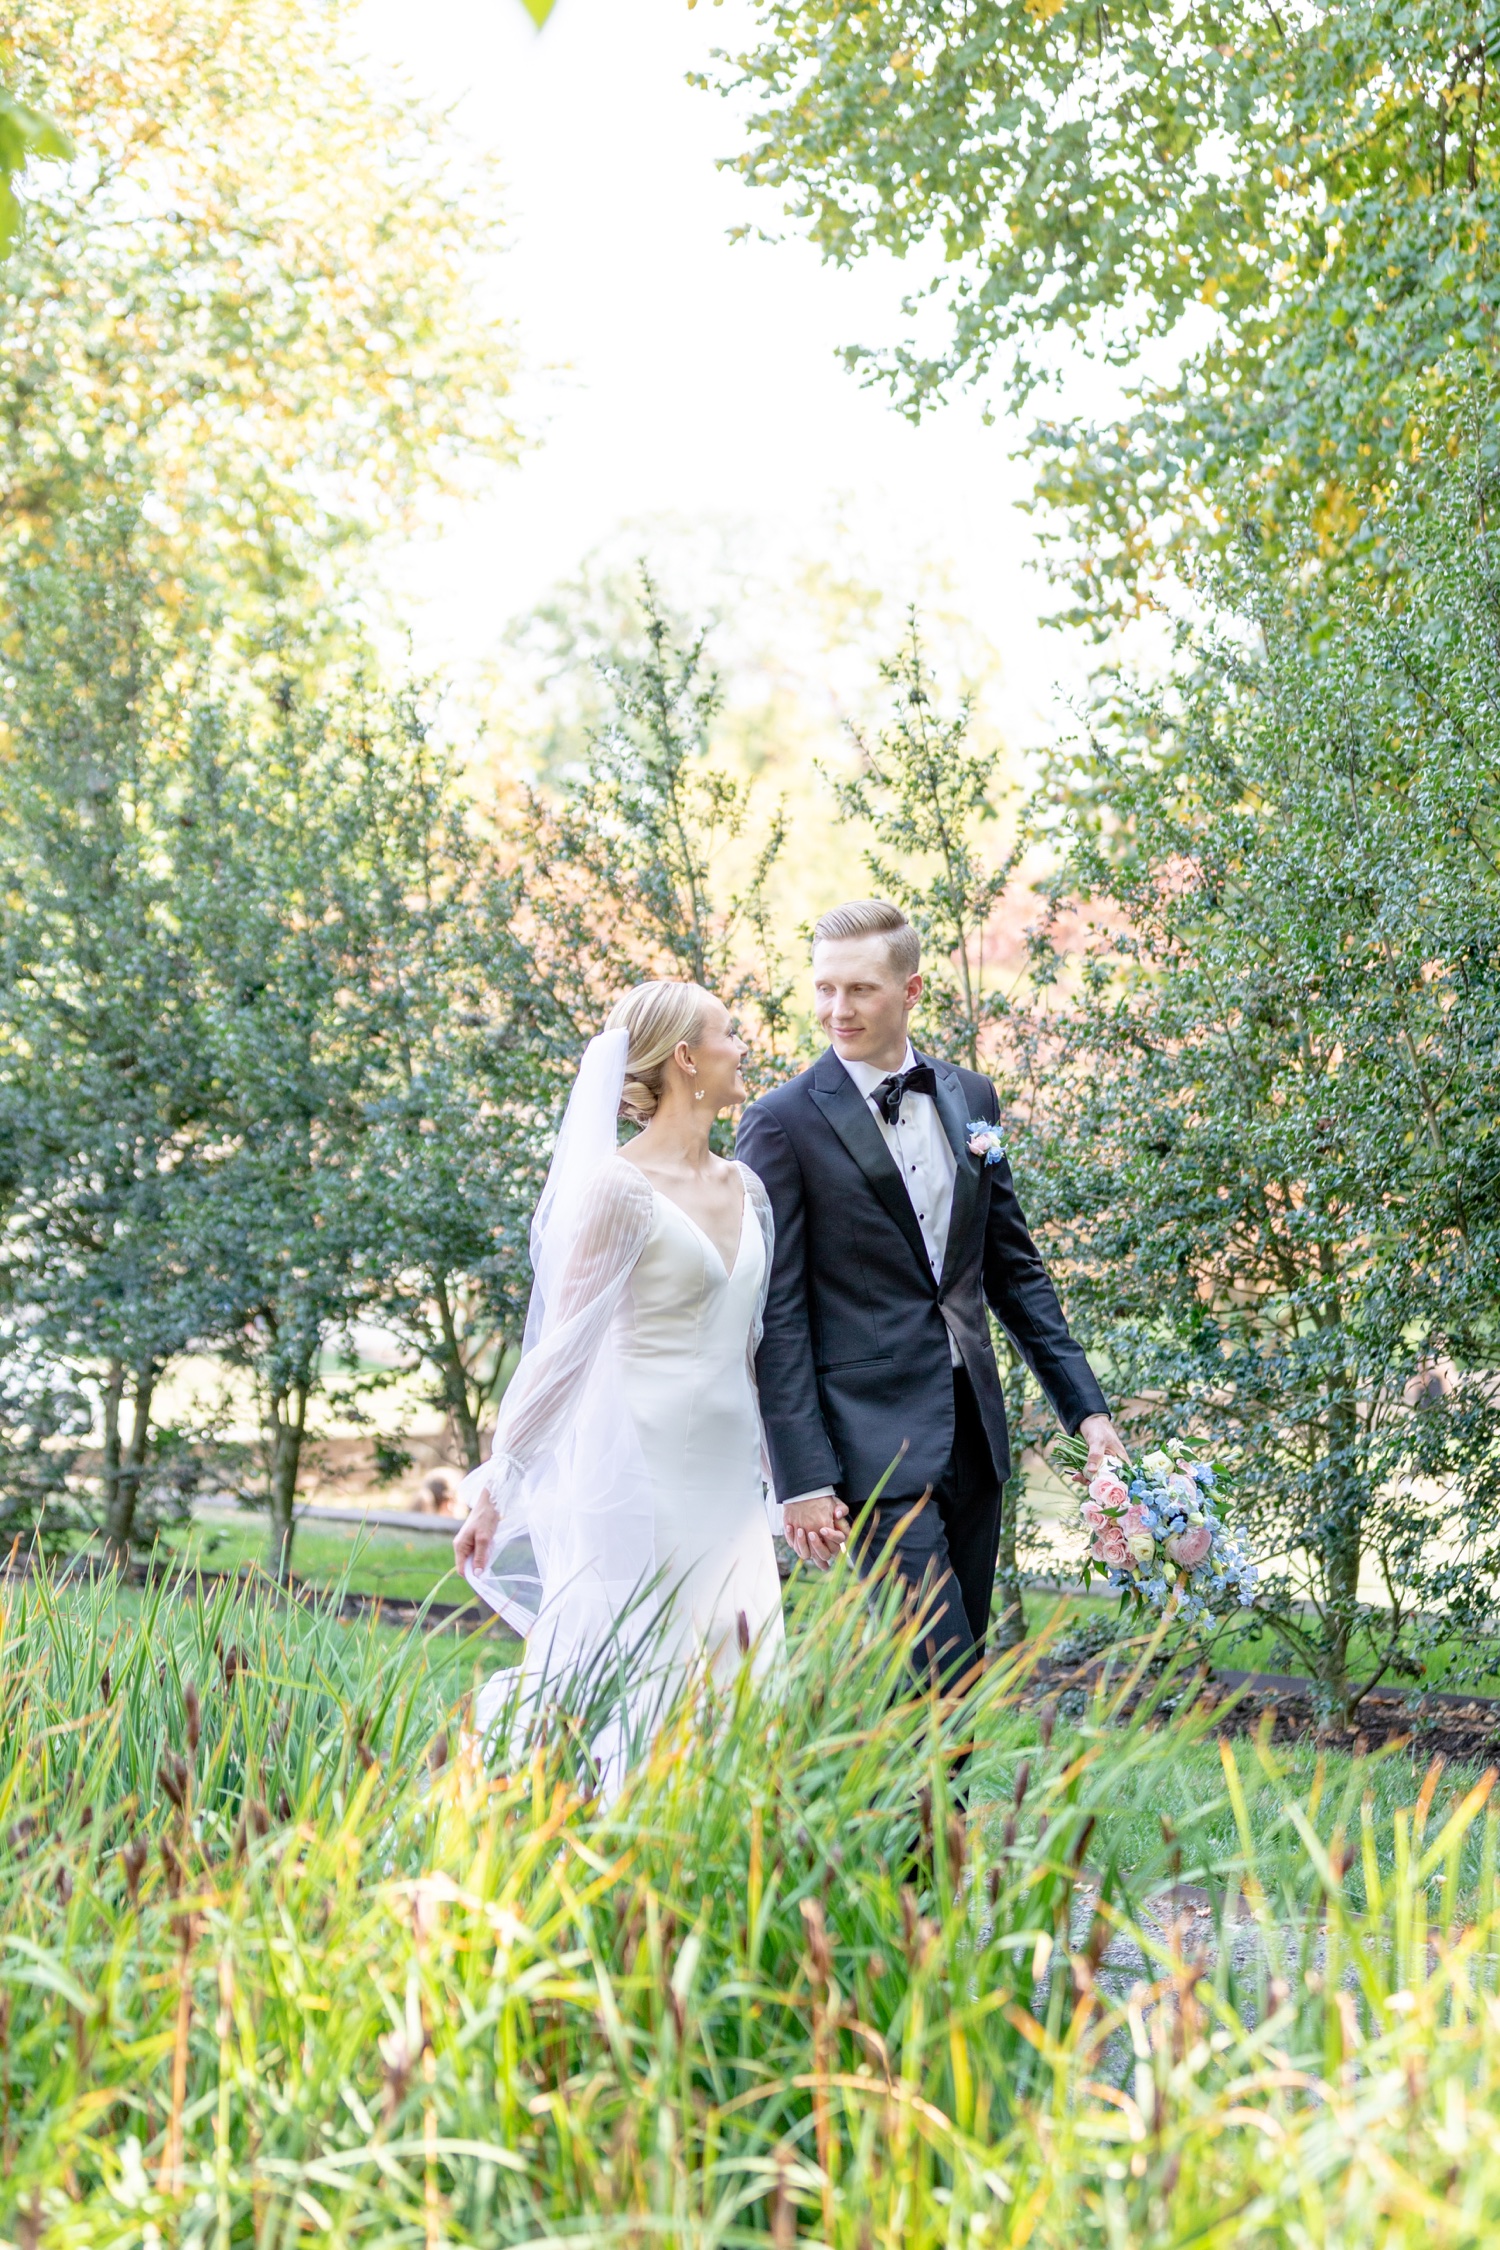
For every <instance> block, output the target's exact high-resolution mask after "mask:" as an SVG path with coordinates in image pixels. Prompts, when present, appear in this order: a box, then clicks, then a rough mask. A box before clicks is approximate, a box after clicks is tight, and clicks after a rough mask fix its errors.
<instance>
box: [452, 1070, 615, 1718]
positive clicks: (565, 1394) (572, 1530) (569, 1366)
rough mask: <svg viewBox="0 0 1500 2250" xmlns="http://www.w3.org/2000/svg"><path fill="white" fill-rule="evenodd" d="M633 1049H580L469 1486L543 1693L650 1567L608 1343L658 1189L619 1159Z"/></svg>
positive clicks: (588, 1653) (483, 1578)
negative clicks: (526, 1283) (512, 1350)
mask: <svg viewBox="0 0 1500 2250" xmlns="http://www.w3.org/2000/svg"><path fill="white" fill-rule="evenodd" d="M629 1043H630V1041H629V1034H628V1032H627V1031H626V1030H625V1029H624V1028H623V1027H621V1028H618V1029H615V1030H611V1031H605V1032H601V1033H600V1035H599V1036H598V1037H597V1038H595V1039H593V1040H591V1041H590V1042H589V1045H588V1046H587V1048H586V1049H585V1050H584V1055H583V1059H582V1062H581V1063H580V1065H579V1070H578V1076H577V1079H576V1081H575V1082H574V1086H573V1091H572V1094H571V1095H570V1097H569V1100H568V1106H567V1110H566V1113H565V1114H564V1117H563V1122H562V1128H561V1130H560V1132H559V1134H558V1137H557V1146H556V1148H555V1150H554V1152H553V1157H552V1164H551V1168H550V1170H549V1171H548V1174H547V1181H546V1185H545V1187H544V1188H543V1190H542V1194H541V1199H540V1201H539V1202H538V1204H537V1208H536V1213H535V1216H534V1217H533V1220H532V1225H531V1262H532V1270H533V1275H534V1281H533V1286H532V1293H531V1303H530V1307H529V1310H528V1313H527V1317H526V1330H525V1338H524V1341H523V1344H522V1347H521V1363H520V1365H519V1367H518V1368H517V1370H516V1373H515V1375H514V1376H513V1377H512V1379H511V1382H510V1386H509V1388H508V1389H507V1391H506V1393H505V1397H504V1400H503V1401H502V1404H501V1411H500V1417H499V1421H498V1423H497V1425H496V1429H495V1438H494V1447H493V1451H492V1453H491V1456H490V1459H489V1461H488V1462H486V1463H485V1464H484V1465H483V1467H481V1468H479V1469H476V1470H474V1471H473V1472H472V1473H471V1474H470V1476H469V1477H468V1478H467V1479H466V1480H465V1485H464V1488H463V1496H464V1498H465V1499H467V1500H468V1501H469V1502H470V1504H471V1505H472V1504H473V1502H474V1501H475V1500H477V1499H478V1498H479V1496H480V1494H481V1493H482V1492H484V1491H486V1490H487V1491H488V1492H489V1493H490V1494H491V1496H492V1498H493V1500H494V1502H495V1505H496V1508H497V1511H498V1513H499V1515H500V1519H501V1520H500V1528H499V1531H498V1533H497V1535H496V1541H495V1546H494V1549H493V1551H492V1554H491V1558H490V1562H489V1565H488V1567H487V1569H485V1570H484V1571H482V1572H476V1573H475V1574H474V1575H473V1577H472V1579H471V1584H472V1585H473V1587H474V1590H475V1592H476V1593H477V1594H479V1595H480V1596H481V1597H482V1599H483V1600H485V1601H486V1602H488V1603H489V1604H490V1606H491V1607H492V1608H494V1609H496V1610H498V1611H499V1612H500V1614H501V1615H502V1616H503V1617H504V1618H505V1619H506V1621H507V1622H508V1623H509V1624H510V1625H512V1626H513V1627H514V1628H515V1629H516V1631H518V1632H520V1633H523V1634H525V1635H527V1636H528V1638H527V1653H526V1662H525V1667H524V1669H525V1672H526V1674H527V1675H528V1676H529V1677H530V1679H531V1680H532V1681H533V1683H536V1682H539V1681H540V1680H541V1678H543V1677H544V1676H550V1677H551V1678H553V1679H554V1680H555V1679H558V1678H560V1677H561V1676H563V1675H565V1674H567V1673H569V1672H576V1671H577V1670H578V1669H579V1667H580V1666H583V1665H586V1664H587V1663H588V1662H589V1661H590V1660H591V1659H592V1658H594V1657H595V1656H596V1654H597V1652H598V1650H599V1649H600V1648H602V1647H606V1646H608V1645H609V1644H610V1642H611V1641H612V1640H616V1639H617V1638H618V1621H619V1620H620V1619H621V1618H623V1617H627V1616H629V1615H630V1614H631V1613H632V1611H639V1609H640V1606H641V1601H642V1595H643V1592H644V1591H645V1589H647V1588H648V1587H649V1586H650V1584H651V1582H652V1580H653V1578H654V1576H655V1572H656V1554H655V1537H654V1520H653V1509H652V1498H651V1488H650V1484H649V1481H648V1478H647V1474H646V1467H645V1462H644V1460H643V1458H642V1455H641V1450H640V1445H639V1441H638V1440H637V1439H636V1438H635V1434H634V1425H633V1423H632V1421H631V1417H630V1415H629V1413H628V1412H627V1411H626V1408H625V1404H624V1398H623V1394H622V1390H621V1384H620V1370H619V1361H618V1353H617V1351H616V1350H615V1348H614V1344H613V1340H612V1336H611V1329H612V1327H613V1324H614V1318H615V1314H616V1312H617V1310H618V1308H619V1305H620V1302H621V1299H622V1297H623V1296H624V1293H625V1290H626V1288H627V1286H628V1284H629V1280H630V1275H631V1272H632V1270H633V1268H634V1265H635V1262H636V1259H637V1258H638V1257H639V1255H640V1252H641V1248H642V1246H643V1244H644V1242H645V1240H646V1237H647V1235H648V1233H649V1232H650V1225H651V1191H650V1188H649V1186H648V1185H647V1183H646V1181H645V1180H644V1178H643V1177H642V1176H641V1174H640V1173H639V1172H637V1171H636V1169H635V1167H634V1166H633V1165H628V1164H623V1163H621V1162H619V1161H618V1158H617V1153H616V1152H617V1144H618V1121H619V1114H620V1095H621V1091H622V1089H623V1087H624V1083H625V1063H626V1056H627V1052H628V1049H629ZM487 1692H488V1691H487ZM496 1700H497V1702H498V1700H500V1699H499V1698H497V1699H496ZM482 1706H483V1699H481V1710H480V1712H479V1714H478V1716H479V1718H480V1721H481V1724H484V1723H485V1717H486V1714H485V1712H484V1710H483V1707H482Z"/></svg>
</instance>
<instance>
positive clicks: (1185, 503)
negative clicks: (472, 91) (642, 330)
mask: <svg viewBox="0 0 1500 2250" xmlns="http://www.w3.org/2000/svg"><path fill="white" fill-rule="evenodd" d="M757 17H758V22H759V29H760V36H759V40H758V43H757V44H754V45H752V46H751V47H750V48H749V49H748V50H747V51H746V52H744V53H742V54H741V55H739V56H738V57H736V58H734V59H733V60H729V59H727V58H724V59H722V67H721V71H720V78H719V82H720V84H721V85H722V86H724V87H725V88H726V89H732V90H734V91H735V93H736V95H737V96H740V97H742V96H744V95H746V94H748V96H749V97H750V102H751V105H752V106H751V111H750V125H749V136H748V142H747V145H746V147H745V149H744V152H743V154H742V155H740V156H739V157H738V158H737V159H736V160H735V161H736V163H737V165H738V168H739V170H740V171H741V172H742V173H743V174H744V176H745V177H746V178H747V179H750V180H752V181H754V182H757V183H759V184H761V185H763V186H765V187H767V188H768V189H770V190H771V191H772V192H773V193H774V194H775V195H777V196H778V197H779V198H780V199H781V200H782V202H783V203H784V204H785V205H786V206H787V208H788V209H789V210H790V212H791V213H792V215H793V216H794V218H795V219H796V220H798V221H799V222H801V223H802V224H803V225H804V226H805V227H806V229H807V231H808V233H809V234H810V236H811V238H812V240H813V241H814V243H816V245H817V246H818V248H819V249H820V250H821V251H822V253H823V254H824V256H825V257H827V258H829V259H832V260H834V261H836V262H838V263H841V264H849V263H852V262H854V261H856V260H858V259H860V258H862V257H865V256H868V255H870V254H871V253H873V252H877V251H881V252H888V253H891V254H893V255H894V256H896V257H898V258H908V257H910V258H912V259H913V260H918V259H920V260H921V261H922V262H923V263H924V264H925V265H926V266H928V267H929V269H930V278H928V279H926V280H924V282H923V283H922V284H921V285H920V286H919V288H918V289H917V290H916V291H915V292H914V295H913V297H912V298H911V299H910V300H909V301H908V306H907V311H908V314H909V316H910V318H911V320H912V322H913V324H914V326H913V334H912V336H911V337H910V338H909V339H908V341H907V342H905V343H903V344H901V345H899V346H897V347H896V348H894V349H888V350H880V349H875V350H867V349H863V348H852V349H851V350H850V352H849V354H848V356H849V359H850V362H851V364H852V365H854V366H856V367H858V368H860V369H861V370H862V371H864V372H865V373H866V374H867V375H868V377H869V378H870V379H871V380H883V381H885V382H886V383H888V384H889V386H890V388H891V391H892V393H893V395H894V396H895V398H896V399H897V401H898V403H899V404H900V405H901V406H902V407H903V408H904V409H905V411H907V412H908V413H909V414H912V415H918V414H920V413H922V412H923V411H924V410H926V409H927V408H928V407H929V406H930V405H931V404H933V403H934V402H935V401H936V400H937V399H939V398H940V397H942V396H944V395H946V394H947V393H948V392H949V391H951V390H952V389H953V388H955V387H958V386H963V385H979V386H980V387H981V388H985V387H987V386H988V385H989V384H990V383H991V382H992V381H995V382H998V384H999V385H1000V386H1001V387H1002V388H1003V389H1004V390H1005V391H1006V392H1007V393H1008V395H1009V398H1010V401H1011V403H1012V405H1020V404H1023V403H1024V402H1026V401H1027V400H1029V399H1031V398H1033V396H1034V395H1035V393H1036V392H1037V390H1038V387H1039V386H1040V385H1042V384H1043V383H1044V382H1046V381H1047V380H1048V378H1049V376H1050V375H1052V374H1055V373H1056V372H1057V371H1058V370H1059V369H1060V368H1062V367H1064V366H1065V365H1066V363H1067V360H1068V358H1069V356H1070V355H1071V354H1072V353H1075V352H1076V351H1077V350H1078V349H1079V348H1082V349H1084V350H1086V351H1088V352H1090V353H1093V354H1095V355H1097V356H1098V357H1099V358H1100V359H1101V360H1103V361H1104V362H1106V363H1108V364H1109V365H1111V366H1114V367H1119V368H1130V367H1132V366H1133V365H1134V364H1135V363H1137V362H1138V361H1139V360H1140V358H1141V355H1142V354H1143V352H1147V351H1148V350H1149V355H1150V356H1149V361H1148V364H1149V365H1150V366H1151V368H1152V370H1153V371H1152V372H1151V373H1148V374H1146V375H1145V376H1144V377H1140V378H1138V379H1137V380H1136V382H1135V384H1134V387H1133V389H1131V390H1130V391H1129V392H1128V394H1127V403H1126V406H1125V409H1124V411H1123V412H1122V414H1121V415H1120V417H1119V418H1118V420H1115V421H1112V422H1110V423H1109V424H1108V425H1106V426H1104V427H1100V428H1088V427H1082V428H1080V427H1079V426H1078V425H1076V424H1072V425H1069V424H1063V425H1046V424H1044V425H1043V426H1042V428H1041V429H1040V430H1039V431H1038V432H1037V434H1036V439H1035V441H1034V445H1033V452H1034V453H1035V452H1036V451H1038V450H1040V453H1041V457H1042V470H1041V479H1040V489H1041V491H1042V493H1043V495H1044V496H1045V497H1046V498H1048V499H1050V500H1051V501H1054V502H1056V503H1058V504H1060V505H1061V506H1062V507H1063V508H1064V509H1065V510H1066V511H1067V513H1068V517H1069V528H1070V532H1071V535H1072V538H1071V544H1070V548H1069V562H1068V569H1069V571H1070V574H1071V583H1072V585H1073V587H1074V590H1075V593H1076V596H1077V601H1078V606H1079V610H1080V613H1081V614H1083V615H1085V616H1087V617H1089V618H1091V619H1092V620H1093V621H1095V622H1096V623H1104V622H1107V621H1108V619H1109V618H1111V617H1113V616H1116V615H1118V614H1120V613H1121V612H1122V611H1125V610H1128V609H1129V608H1130V607H1131V605H1132V604H1133V603H1134V602H1136V601H1137V600H1139V599H1140V598H1141V597H1142V595H1143V592H1144V591H1147V590H1149V587H1150V583H1151V581H1152V580H1153V578H1154V577H1155V576H1156V575H1157V574H1158V573H1159V571H1160V569H1161V567H1162V565H1163V562H1164V560H1166V559H1169V558H1170V557H1171V555H1172V554H1173V552H1174V551H1180V549H1181V548H1182V546H1183V545H1184V544H1188V545H1191V544H1192V543H1194V542H1195V541H1196V540H1198V539H1199V538H1201V537H1202V536H1203V535H1205V534H1209V535H1212V534H1213V533H1214V531H1215V530H1216V528H1217V526H1218V524H1219V523H1220V521H1221V520H1222V519H1221V507H1222V495H1223V493H1224V488H1225V485H1226V480H1228V479H1231V478H1233V477H1234V476H1236V475H1237V474H1238V473H1239V472H1240V471H1241V470H1242V468H1243V467H1244V465H1245V464H1246V463H1253V464H1254V465H1255V470H1256V475H1257V477H1258V478H1259V479H1260V480H1261V482H1262V484H1263V486H1264V488H1265V495H1264V505H1265V506H1266V509H1267V514H1268V520H1269V521H1270V522H1272V523H1274V522H1275V521H1277V520H1280V515H1281V512H1282V509H1283V507H1284V504H1285V502H1286V500H1287V498H1288V496H1290V495H1295V494H1297V493H1299V492H1303V491H1310V492H1312V493H1314V494H1315V495H1316V496H1317V501H1318V505H1319V508H1320V510H1321V515H1322V528H1323V530H1324V532H1325V534H1327V535H1329V536H1331V537H1332V538H1334V540H1335V541H1337V540H1338V539H1339V536H1340V534H1341V533H1342V532H1343V531H1344V530H1345V529H1347V523H1348V519H1349V515H1350V511H1351V510H1352V509H1354V508H1357V507H1359V506H1362V505H1363V499H1364V496H1365V495H1366V494H1367V493H1368V491H1369V488H1370V487H1371V485H1372V483H1373V484H1375V485H1377V486H1378V484H1379V482H1380V479H1381V478H1382V476H1383V475H1384V474H1385V473H1386V470H1387V467H1388V465H1389V464H1390V462H1391V461H1392V460H1393V458H1394V457H1395V456H1396V455H1397V454H1398V453H1400V452H1401V451H1403V450H1405V449H1406V448H1408V447H1409V446H1410V445H1411V444H1412V443H1415V442H1416V440H1417V435H1418V433H1419V432H1420V429H1421V427H1422V425H1423V422H1424V419H1425V418H1426V416H1427V415H1428V414H1430V413H1431V411H1432V410H1433V407H1434V403H1435V399H1440V398H1441V397H1442V396H1443V395H1445V394H1446V393H1447V391H1448V390H1449V389H1450V388H1451V386H1452V384H1453V383H1454V382H1455V380H1463V379H1466V377H1465V373H1464V362H1465V361H1467V362H1469V363H1472V362H1473V361H1476V360H1477V362H1478V363H1479V364H1480V366H1481V368H1482V369H1484V370H1489V369H1491V368H1492V367H1493V365H1494V359H1495V338H1496V314H1497V311H1500V248H1497V245H1500V228H1497V218H1500V142H1497V139H1496V135H1495V131H1494V119H1495V115H1496V110H1495V102H1496V92H1495V88H1494V85H1493V83H1492V79H1491V75H1490V62H1491V59H1492V58H1491V56H1490V53H1489V46H1490V41H1491V38H1492V37H1493V27H1492V25H1491V24H1490V22H1489V19H1488V18H1487V16H1486V15H1485V13H1484V11H1483V10H1482V9H1480V8H1477V7H1475V6H1473V5H1471V4H1468V0H1416V4H1415V5H1410V6H1406V5H1403V6H1400V7H1394V6H1390V5H1387V4H1386V0H1338V4H1332V0H1328V4H1324V5H1320V6H1315V7H1312V8H1308V9H1304V10H1301V11H1296V10H1293V11H1287V10H1284V9H1280V8H1278V7H1277V6H1276V5H1275V4H1274V0H1253V4H1252V5H1251V6H1249V7H1244V8H1226V7H1224V6H1222V5H1221V4H1220V0H1194V4H1192V5H1190V6H1188V7H1186V8H1181V9H1163V8H1160V7H1156V6H1153V5H1151V4H1150V0H1124V4H1123V5H1121V6H1117V7H1111V8H1109V9H1105V8H1103V7H1101V6H1099V5H1097V0H1022V4H1016V0H1008V4H1006V5H1001V4H999V0H959V4H957V5H954V4H951V0H871V4H870V5H868V6H861V7H858V8H853V7H849V6H847V5H846V4H845V0H812V4H811V5H803V4H802V0H796V4H793V0H758V5H757ZM918 330H920V335H921V338H922V340H918V333H917V332H918ZM1178 351H1181V352H1182V353H1183V354H1184V356H1183V358H1182V361H1181V367H1180V372H1179V373H1177V374H1175V375H1171V376H1168V377H1167V378H1166V379H1164V380H1161V379H1158V376H1157V373H1156V372H1155V370H1157V369H1159V368H1160V365H1161V362H1162V358H1163V356H1164V353H1166V354H1167V355H1168V356H1173V357H1175V356H1176V353H1177V352H1178ZM1455 352H1456V353H1458V354H1460V355H1462V356H1461V359H1460V361H1459V362H1458V363H1455V362H1454V360H1453V359H1452V357H1451V356H1450V355H1452V354H1454V353H1455Z"/></svg>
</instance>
